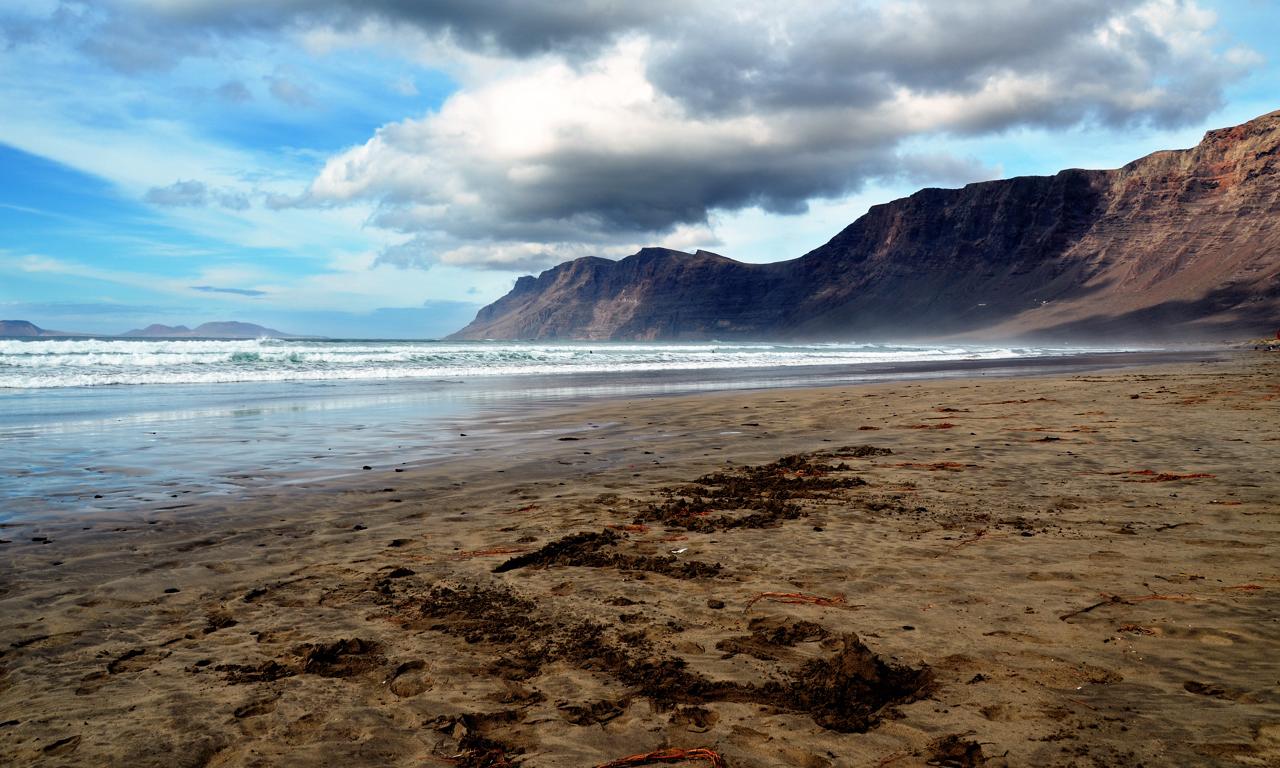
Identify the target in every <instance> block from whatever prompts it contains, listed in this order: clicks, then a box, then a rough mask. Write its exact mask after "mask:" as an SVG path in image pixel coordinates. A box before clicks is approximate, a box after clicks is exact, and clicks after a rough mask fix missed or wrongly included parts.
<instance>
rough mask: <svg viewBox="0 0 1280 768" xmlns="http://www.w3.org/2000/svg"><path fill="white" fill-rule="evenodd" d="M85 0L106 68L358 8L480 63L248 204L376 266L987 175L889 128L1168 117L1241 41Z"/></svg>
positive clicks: (606, 241)
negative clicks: (321, 212)
mask: <svg viewBox="0 0 1280 768" xmlns="http://www.w3.org/2000/svg"><path fill="white" fill-rule="evenodd" d="M101 9H102V10H100V11H99V12H97V13H94V14H89V15H87V16H83V17H78V18H79V21H78V23H80V24H81V25H82V26H83V28H84V29H87V30H90V32H91V34H88V36H87V37H86V39H85V42H84V44H83V46H82V47H83V49H84V50H85V51H86V52H87V53H89V54H90V55H92V56H96V57H98V58H99V59H100V60H102V61H104V62H105V63H107V64H108V65H110V66H113V67H116V68H118V69H120V70H122V71H141V70H149V69H157V68H161V67H163V66H166V62H168V65H172V63H173V62H176V61H178V60H180V59H181V58H182V57H185V56H201V55H217V54H216V52H217V50H218V48H219V45H220V44H221V42H222V41H227V40H232V39H234V38H237V37H245V36H273V35H288V34H294V33H305V32H307V31H314V30H327V31H328V32H329V33H330V34H331V36H333V37H334V38H335V39H338V40H341V39H342V36H343V35H344V34H350V35H352V39H353V40H355V39H356V37H357V36H356V32H358V31H361V30H364V31H367V30H368V28H369V26H370V25H375V26H376V25H382V26H383V27H389V28H395V29H410V30H413V31H415V32H416V33H418V34H420V35H422V36H425V37H424V39H429V40H433V41H435V43H436V44H439V45H443V46H446V47H448V46H453V47H454V48H456V49H458V50H465V51H467V52H469V54H470V55H481V56H484V57H488V60H489V61H491V62H496V64H495V66H493V67H492V68H491V69H490V70H489V71H487V72H486V73H482V74H478V75H475V76H473V77H469V78H464V79H463V81H462V82H463V83H464V85H463V87H462V88H461V90H459V91H458V92H457V93H455V94H454V95H453V96H451V97H450V98H449V99H448V100H447V101H446V102H445V103H444V104H443V105H442V106H441V107H440V108H439V109H438V110H436V111H433V112H430V113H428V114H426V115H422V116H417V117H411V118H408V119H404V120H400V121H398V122H392V123H388V124H386V125H384V126H383V127H382V128H381V129H379V130H378V132H377V133H376V134H375V135H374V136H372V137H371V138H370V139H369V140H368V141H367V142H365V143H364V144H363V145H362V146H359V147H355V148H352V149H349V150H347V151H344V152H341V153H339V154H337V155H334V156H333V157H331V158H330V159H329V161H328V162H327V163H326V165H325V167H324V169H323V170H322V171H321V172H320V173H319V174H318V175H317V177H316V179H315V180H314V182H313V183H312V184H311V186H310V188H309V189H308V190H307V191H306V192H305V193H304V194H301V195H299V196H297V197H296V198H287V199H286V198H284V197H281V198H279V200H275V201H269V205H270V207H282V206H289V205H320V206H330V205H343V204H349V203H362V204H372V205H373V206H374V208H375V212H374V214H373V215H372V217H371V219H370V222H371V223H372V224H373V225H375V226H378V227H381V228H383V229H387V230H391V231H393V232H399V233H403V234H404V235H405V236H406V238H407V239H406V240H405V241H404V243H402V245H401V246H396V247H392V248H390V249H388V250H387V251H386V252H385V253H384V254H383V257H382V263H391V264H397V265H399V266H406V267H412V266H429V265H432V264H436V263H450V264H464V265H467V264H469V265H472V266H476V267H483V268H497V269H512V268H517V267H518V268H520V269H527V268H532V267H533V266H536V265H538V264H547V263H552V262H554V261H558V260H559V259H560V258H562V257H564V256H565V255H566V254H569V253H577V252H579V251H581V250H582V249H583V248H584V247H585V248H597V249H598V251H599V252H605V251H607V250H608V249H609V248H614V247H622V246H623V245H629V244H643V243H646V242H655V241H657V240H660V239H662V238H664V237H670V236H672V235H673V233H677V234H678V233H681V232H686V231H687V232H694V231H697V230H699V229H700V228H701V229H703V230H705V229H706V228H707V227H708V225H709V222H711V220H712V219H713V218H714V214H715V213H716V212H721V211H735V210H741V209H744V208H749V207H758V208H760V209H763V210H765V211H769V212H773V213H780V214H790V213H799V212H803V211H805V210H806V209H807V207H808V205H809V203H810V202H811V201H814V200H819V199H833V198H840V197H841V196H844V195H848V194H850V193H852V192H855V191H857V190H858V189H860V188H861V187H862V186H863V185H864V184H866V183H868V182H870V181H883V180H908V181H911V182H914V183H921V184H929V183H933V184H943V183H945V184H961V183H964V182H967V181H974V180H979V179H983V178H989V177H991V176H993V175H995V174H996V173H997V171H995V170H994V169H991V168H987V167H983V166H982V165H981V164H979V163H976V162H974V161H972V160H971V159H967V158H957V157H950V156H946V155H943V154H937V155H920V154H918V153H916V152H914V151H913V150H911V149H909V148H908V147H910V146H912V145H910V144H909V142H911V141H912V140H919V139H928V138H930V137H946V136H981V135H988V134H993V133H997V132H1001V131H1006V130H1010V129H1015V128H1021V127H1033V128H1044V129H1050V130H1053V129H1063V128H1070V127H1075V126H1079V125H1105V126H1132V125H1136V124H1146V125H1153V126H1159V127H1177V126H1183V125H1187V124H1192V123H1195V122H1197V121H1201V120H1203V119H1204V118H1205V117H1206V116H1207V115H1208V114H1210V113H1211V112H1212V111H1213V110H1214V109H1216V108H1217V107H1219V106H1220V105H1221V103H1222V100H1223V91H1224V89H1225V88H1226V87H1227V86H1228V85H1229V84H1230V83H1232V82H1234V81H1235V80H1237V79H1238V78H1240V77H1242V76H1243V75H1244V74H1246V73H1247V72H1248V71H1249V69H1250V67H1251V66H1253V65H1254V63H1255V62H1256V55H1255V54H1253V53H1252V52H1250V51H1247V50H1245V49H1240V48H1227V47H1224V46H1223V44H1222V42H1221V40H1220V37H1219V33H1218V32H1217V30H1216V28H1215V23H1216V22H1215V19H1214V18H1213V17H1212V15H1211V14H1209V13H1207V12H1205V11H1204V10H1203V9H1201V8H1200V7H1199V6H1198V5H1197V4H1196V3H1195V2H1193V1H1192V0H1106V1H1105V2H1104V1H1103V0H1039V1H1038V2H1033V1H1032V0H1001V1H999V2H987V3H957V2H952V1H950V0H947V1H945V2H944V1H942V0H932V1H925V0H916V1H914V2H882V3H849V2H822V1H819V0H815V1H814V2H808V3H804V4H797V5H790V6H785V5H783V4H778V3H751V2H736V3H733V2H720V1H719V0H713V1H711V2H702V3H696V2H694V3H674V2H647V3H635V2H612V1H606V0H595V1H594V2H586V3H576V4H572V5H570V4H566V3H561V2H550V1H546V0H524V1H523V2H521V1H517V0H488V1H485V0H468V1H464V0H449V1H443V2H410V1H409V0H363V1H362V2H355V0H313V1H311V2H304V1H303V0H281V1H280V2H275V3H261V2H256V1H255V2H248V1H247V0H217V1H216V2H215V1H214V0H188V1H187V2H183V3H168V2H159V0H115V2H107V3H104V4H103V5H102V6H101ZM146 40H152V41H156V40H161V41H168V45H167V46H166V45H165V44H163V43H161V44H158V45H157V44H153V45H151V46H147V45H144V44H143V43H144V42H145V41H146ZM352 44H353V45H354V44H357V43H354V42H353V43H352ZM406 55H409V54H406ZM516 60H519V61H521V62H522V64H521V66H519V67H514V66H503V64H504V63H505V64H510V63H512V62H514V61H516ZM272 88H273V93H274V95H275V96H276V98H280V99H285V100H286V101H287V100H288V97H291V96H294V95H296V94H293V93H292V92H289V93H282V92H277V91H279V89H276V88H275V85H274V84H273V85H272ZM199 196H200V194H199V192H198V190H195V189H194V188H191V189H188V188H186V187H181V186H180V185H174V186H173V187H167V188H160V189H155V190H152V191H151V192H150V193H148V199H149V200H151V201H152V202H155V203H157V204H163V205H195V204H201V203H199V202H193V201H194V200H196V199H197V198H199ZM207 196H208V193H206V197H207Z"/></svg>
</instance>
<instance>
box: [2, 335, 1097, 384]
mask: <svg viewBox="0 0 1280 768" xmlns="http://www.w3.org/2000/svg"><path fill="white" fill-rule="evenodd" d="M1064 351H1067V350H1062V349H1049V348H1014V347H995V346H941V345H916V346H902V345H888V344H858V343H832V344H811V345H793V344H750V343H679V344H660V343H653V344H634V343H589V342H576V343H554V344H548V343H538V342H464V343H458V342H438V341H328V340H325V341H314V340H285V339H248V340H237V341H205V340H150V339H85V340H79V339H58V340H51V339H50V340H31V341H23V340H0V388H8V389H13V388H21V389H50V388H60V387H93V386H104V385H125V384H130V385H147V384H223V383H236V382H269V381H357V380H361V381H371V380H377V381H386V380H392V379H436V378H461V377H476V376H520V375H544V376H546V375H562V374H584V373H616V374H628V373H645V372H653V371H689V370H707V369H744V368H783V367H800V366H814V365H822V366H830V365H857V364H867V363H894V362H908V361H912V362H918V361H938V362H941V361H949V360H977V359H1002V358H1021V357H1036V356H1045V355H1055V354H1062V353H1063V352H1064ZM1073 351H1076V350H1073Z"/></svg>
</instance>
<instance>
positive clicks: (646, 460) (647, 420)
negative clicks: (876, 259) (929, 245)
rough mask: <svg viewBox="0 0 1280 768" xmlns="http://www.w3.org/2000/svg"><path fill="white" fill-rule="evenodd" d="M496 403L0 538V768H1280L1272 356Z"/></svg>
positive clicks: (1278, 372)
mask: <svg viewBox="0 0 1280 768" xmlns="http://www.w3.org/2000/svg"><path fill="white" fill-rule="evenodd" d="M518 427H519V429H520V430H522V434H524V435H525V437H524V438H523V439H522V440H521V441H520V442H519V444H518V450H517V451H511V450H506V451H502V450H496V449H495V450H484V451H479V452H477V453H476V455H475V456H474V457H473V458H470V459H467V460H459V461H451V462H449V463H446V464H437V465H432V466H424V467H418V468H414V469H411V470H409V471H404V472H393V471H392V470H390V469H379V468H375V469H374V470H372V471H369V472H363V473H360V474H358V475H356V476H354V477H352V478H347V479H344V480H342V481H337V482H329V483H327V484H322V485H313V486H310V487H307V488H298V489H287V490H284V489H277V490H272V491H266V490H264V491H263V492H261V493H257V494H254V495H253V496H252V497H250V498H247V499H243V500H240V501H237V502H236V503H235V504H233V505H232V504H225V503H223V504H217V503H213V502H209V503H207V504H205V505H204V506H201V507H196V508H188V509H183V510H179V511H173V510H170V511H163V510H154V511H151V512H149V513H147V514H143V515H140V516H139V517H137V518H134V519H122V520H104V519H98V520H93V521H88V522H86V521H75V522H74V524H53V523H45V524H41V525H39V526H36V527H34V528H33V527H31V526H25V525H24V526H10V527H6V528H4V529H0V538H3V539H4V540H6V543H4V544H2V545H0V611H2V615H3V617H4V620H3V625H2V626H0V764H4V765H15V766H17V765H119V766H150V765H156V766H166V767H170V766H188V765H189V766H206V765H207V766H223V765H289V766H304V765H343V766H352V767H354V766H374V765H377V766H431V765H442V766H444V765H450V764H453V765H462V766H507V765H523V766H531V767H532V766H575V767H581V766H594V765H598V764H602V763H606V762H607V761H610V760H612V759H615V758H618V757H620V756H624V755H629V754H633V753H641V752H648V751H651V750H657V749H660V748H665V747H679V748H692V747H706V748H709V749H711V750H714V751H715V752H716V753H719V754H720V755H722V756H723V759H724V760H725V762H726V763H727V764H728V765H729V766H734V767H735V768H745V767H747V766H806V767H814V768H816V767H818V766H894V767H895V768H905V767H906V766H914V765H923V764H933V765H978V764H982V761H983V760H985V761H986V764H987V765H1011V766H1056V765H1081V766H1087V765H1113V766H1130V765H1140V764H1144V765H1149V766H1166V765H1230V766H1238V765H1243V766H1248V765H1257V766H1263V765H1280V601H1278V600H1277V596H1278V595H1280V472H1278V471H1277V470H1278V469H1280V359H1277V358H1276V357H1275V356H1273V355H1267V354H1261V353H1258V354H1239V355H1235V356H1232V357H1230V358H1228V359H1226V360H1224V361H1220V362H1212V363H1203V364H1187V365H1179V366H1165V367H1150V368H1142V369H1127V370H1116V371H1104V372H1097V373H1088V374H1080V375H1065V376H1056V377H1047V378H1017V379H998V380H997V379H980V378H971V379H965V380H953V381H942V382H929V383H899V384H882V385H875V386H865V387H852V386H850V387H840V388H835V389H815V390H786V391H779V390H771V391H761V392H754V393H746V394H732V395H698V396H691V397H675V398H661V399H644V400H638V401H627V402H622V401H617V402H609V403H603V404H596V405H592V406H590V407H586V408H583V409H578V410H566V411H561V412H558V413H545V414H540V415H538V416H537V417H535V418H532V419H530V420H529V421H528V422H527V423H525V424H523V425H518ZM515 428H516V426H515V425H507V426H506V427H504V429H508V430H511V429H515ZM562 438H575V439H572V440H570V439H562ZM866 446H871V447H873V448H874V449H879V450H872V449H871V448H867V447H866ZM797 454H800V457H799V458H791V459H788V460H785V461H782V462H779V461H778V460H779V459H780V458H781V457H784V456H791V457H794V456H796V455H797ZM700 478H701V480H700ZM744 523H745V524H744ZM584 533H585V534H590V535H587V536H582V537H577V538H570V539H568V540H563V541H562V539H565V537H570V536H571V535H574V534H584ZM35 538H43V539H45V540H46V541H35V540H33V539H35ZM548 545H551V546H549V547H548ZM509 559H514V560H513V561H512V562H509V563H508V560H509ZM503 563H507V566H506V567H505V568H499V567H500V566H501V565H502V564H503ZM495 568H498V569H499V570H500V571H501V572H497V573H495ZM767 593H797V594H800V595H803V596H806V597H801V598H787V597H781V596H778V595H772V596H770V595H768V594H767ZM762 595H765V596H763V597H762ZM790 599H799V600H803V601H806V602H787V601H788V600H790ZM684 764H687V765H695V764H702V765H705V764H707V763H706V762H705V761H704V762H701V763H698V762H696V761H691V762H687V763H684Z"/></svg>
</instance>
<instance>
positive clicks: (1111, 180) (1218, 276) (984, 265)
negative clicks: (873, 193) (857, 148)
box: [456, 112, 1280, 339]
mask: <svg viewBox="0 0 1280 768" xmlns="http://www.w3.org/2000/svg"><path fill="white" fill-rule="evenodd" d="M1278 221H1280V112H1274V113H1271V114H1269V115H1264V116H1263V117H1260V118H1258V119H1256V120H1252V121H1250V122H1248V123H1245V124H1244V125H1241V126H1237V127H1235V128H1228V129H1223V130H1217V131H1210V132H1209V133H1208V134H1206V136H1205V139H1204V141H1202V142H1201V143H1200V145H1198V146H1197V147H1195V148H1192V149H1189V150H1176V151H1167V152H1157V153H1155V154H1153V155H1150V156H1148V157H1145V158H1143V159H1141V160H1138V161H1135V162H1133V163H1130V164H1129V165H1126V166H1125V167H1123V168H1120V169H1116V170H1110V171H1085V170H1068V171H1063V172H1061V173H1058V174H1056V175H1054V176H1047V177H1019V178H1014V179H1008V180H1002V181H993V182H983V183H979V184H970V185H969V186H966V187H964V188H963V189H953V190H944V189H926V190H922V191H920V192H917V193H916V194H914V195H912V196H910V197H907V198H904V199H901V200H896V201H894V202H892V203H888V204H886V205H880V206H875V207H873V208H872V209H871V210H870V211H869V212H868V213H867V214H866V215H865V216H863V217H861V218H859V219H858V220H857V221H856V222H854V223H853V224H851V225H850V226H849V227H847V228H846V229H845V230H844V231H842V232H841V233H839V234H838V235H836V237H834V238H833V239H832V240H831V241H830V242H828V243H827V244H826V245H823V246H822V247H820V248H818V249H816V250H814V251H812V252H810V253H808V254H806V255H805V256H803V257H801V258H799V259H795V260H793V261H789V262H780V263H776V264H764V265H752V264H743V263H740V262H736V261H733V260H731V259H725V258H723V257H720V256H716V255H714V254H708V253H706V252H702V251H700V252H698V253H696V254H686V253H681V252H678V251H669V250H665V249H645V250H643V251H641V252H640V253H638V254H636V255H634V256H631V257H628V258H626V259H623V260H622V261H619V262H611V261H608V260H605V259H579V260H576V261H573V262H568V263H566V264H562V265H560V266H558V267H556V268H554V269H552V270H548V271H547V272H544V273H543V274H542V275H540V276H539V277H538V278H536V279H535V278H532V277H526V278H521V280H520V282H519V283H517V285H516V288H515V289H514V290H513V291H512V292H511V293H510V294H508V295H507V296H506V297H504V298H503V299H501V300H499V301H498V302H496V303H494V304H492V305H490V306H489V307H486V308H485V309H484V310H482V311H481V312H480V314H479V315H478V316H477V318H476V320H475V322H473V323H472V324H471V325H469V326H467V328H465V329H463V330H462V331H460V332H459V333H458V334H456V337H457V338H592V339H653V338H735V337H737V338H748V337H755V338H769V337H789V338H812V337H818V338H840V337H850V336H860V337H863V338H867V337H894V338H900V339H902V338H912V337H926V336H933V337H936V336H939V335H957V334H961V335H985V336H991V337H1014V336H1024V337H1047V338H1078V339H1083V338H1092V339H1097V338H1117V337H1125V338H1178V339H1187V338H1205V337H1211V336H1215V335H1221V334H1235V333H1245V334H1255V333H1262V332H1266V331H1268V330H1273V329H1272V328H1271V326H1272V325H1275V324H1277V323H1280V228H1278V227H1277V222H1278Z"/></svg>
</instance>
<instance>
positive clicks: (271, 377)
mask: <svg viewBox="0 0 1280 768" xmlns="http://www.w3.org/2000/svg"><path fill="white" fill-rule="evenodd" d="M1117 351H1118V350H1098V349H1090V350H1084V349H1079V348H1050V347H1011V346H1007V347H1002V346H981V345H963V346H960V345H939V344H929V345H890V344H863V343H852V342H850V343H831V344H803V345H802V344H772V343H737V342H735V343H718V342H716V343H712V342H706V343H704V342H689V343H617V342H600V343H595V342H574V343H541V342H438V341H360V340H332V341H330V340H325V341H319V340H273V339H258V340H243V341H203V340H168V341H166V340H150V339H127V340H126V339H56V340H55V339H37V340H29V341H27V340H0V461H2V462H3V465H4V467H5V472H4V473H2V474H0V520H4V519H14V518H41V517H63V516H66V515H76V514H84V515H88V514H101V513H104V512H123V511H127V510H131V509H141V508H148V507H150V508H154V507H156V506H157V505H168V506H175V505H181V504H182V503H184V501H185V499H186V497H188V496H191V495H192V494H195V495H202V496H207V495H209V494H224V495H225V494H230V495H235V494H241V493H244V492H245V491H246V490H248V489H252V488H256V487H261V486H263V485H271V484H279V483H296V482H306V481H308V480H316V479H322V478H330V477H336V476H341V475H344V474H348V473H352V472H358V471H361V467H363V466H370V465H376V466H380V467H387V466H392V465H395V466H402V465H405V466H407V465H410V464H413V463H418V462H424V461H432V460H437V459H444V458H448V457H449V456H457V455H461V454H463V453H464V452H473V451H476V450H499V449H500V448H501V447H502V446H504V445H505V446H507V449H511V448H512V447H513V446H515V447H518V441H519V439H520V436H519V429H518V425H519V414H520V413H521V412H524V411H526V410H527V409H529V408H535V407H546V406H548V405H553V406H554V405H557V404H558V405H560V406H566V405H568V404H573V403H579V402H583V401H587V400H591V399H598V398H608V397H652V396H661V395H668V394H679V393H687V392H696V391H707V390H715V391H718V390H734V389H748V388H762V387H788V386H803V385H817V384H842V383H852V382H859V381H873V380H883V379H886V378H890V379H893V378H897V379H902V378H919V377H933V376H942V375H957V374H964V375H1000V374H1005V373H1011V372H1024V373H1025V372H1029V371H1037V370H1054V369H1062V368H1063V367H1064V366H1069V365H1079V361H1080V360H1081V356H1082V355H1088V356H1093V358H1097V357H1098V356H1099V355H1102V356H1106V355H1107V354H1109V353H1113V352H1117ZM499 422H500V423H502V424H504V425H505V426H504V427H503V428H502V429H498V428H496V427H494V426H493V425H494V424H497V423H499ZM463 434H466V435H467V437H465V438H463V437H462V435H463ZM486 441H487V442H486ZM486 445H487V446H489V447H488V448H482V447H481V446H486Z"/></svg>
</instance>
